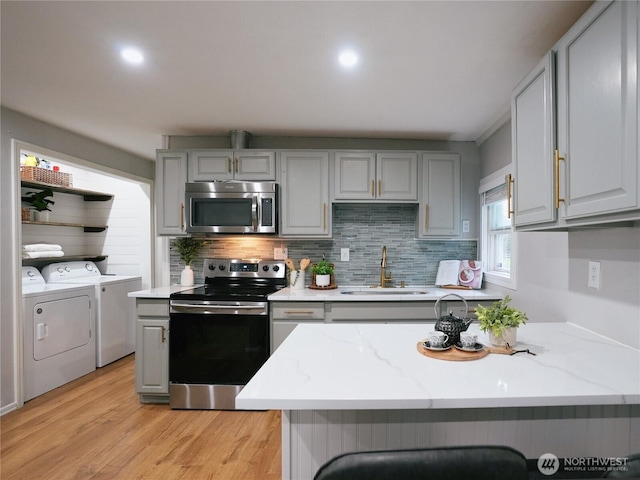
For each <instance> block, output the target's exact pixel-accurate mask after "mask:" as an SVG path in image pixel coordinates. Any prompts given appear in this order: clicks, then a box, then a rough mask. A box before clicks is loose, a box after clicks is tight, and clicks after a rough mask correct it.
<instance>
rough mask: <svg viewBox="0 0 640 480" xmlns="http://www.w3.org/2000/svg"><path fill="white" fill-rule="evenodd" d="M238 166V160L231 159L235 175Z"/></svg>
mask: <svg viewBox="0 0 640 480" xmlns="http://www.w3.org/2000/svg"><path fill="white" fill-rule="evenodd" d="M239 164H240V161H239V160H238V157H236V158H234V159H233V165H234V171H235V173H238V165H239Z"/></svg>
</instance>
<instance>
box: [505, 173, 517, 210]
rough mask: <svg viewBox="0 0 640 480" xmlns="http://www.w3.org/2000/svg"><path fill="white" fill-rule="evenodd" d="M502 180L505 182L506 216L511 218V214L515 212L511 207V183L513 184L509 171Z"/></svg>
mask: <svg viewBox="0 0 640 480" xmlns="http://www.w3.org/2000/svg"><path fill="white" fill-rule="evenodd" d="M504 181H505V182H506V184H507V218H511V215H512V214H514V213H515V212H514V211H513V210H512V209H511V194H512V192H511V185H512V184H513V177H512V176H511V174H510V173H509V174H507V175H506V176H505V177H504Z"/></svg>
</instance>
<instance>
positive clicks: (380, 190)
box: [378, 180, 382, 198]
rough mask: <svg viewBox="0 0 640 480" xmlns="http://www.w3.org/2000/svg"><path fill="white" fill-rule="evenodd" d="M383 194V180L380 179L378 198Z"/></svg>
mask: <svg viewBox="0 0 640 480" xmlns="http://www.w3.org/2000/svg"><path fill="white" fill-rule="evenodd" d="M381 196H382V180H378V198H380V197H381Z"/></svg>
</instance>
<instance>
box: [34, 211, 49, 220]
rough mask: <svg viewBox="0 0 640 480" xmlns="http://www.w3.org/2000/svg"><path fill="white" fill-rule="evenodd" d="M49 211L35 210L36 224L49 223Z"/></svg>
mask: <svg viewBox="0 0 640 480" xmlns="http://www.w3.org/2000/svg"><path fill="white" fill-rule="evenodd" d="M49 213H50V212H49V210H42V211H38V210H35V211H34V212H33V218H34V220H35V221H36V222H48V221H49Z"/></svg>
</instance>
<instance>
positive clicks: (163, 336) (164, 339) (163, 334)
mask: <svg viewBox="0 0 640 480" xmlns="http://www.w3.org/2000/svg"><path fill="white" fill-rule="evenodd" d="M160 328H161V329H162V330H161V338H160V341H161V342H162V343H167V332H168V331H169V329H168V328H167V327H165V326H162V327H160Z"/></svg>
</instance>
